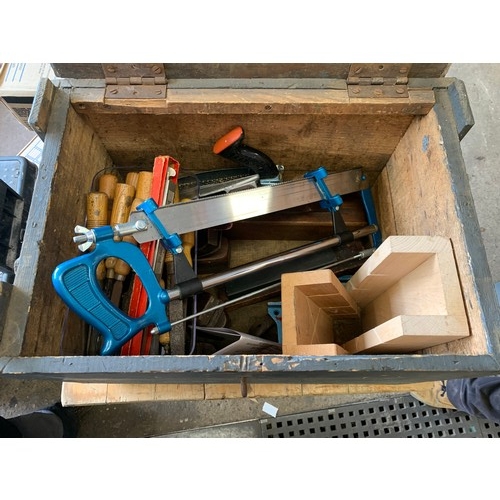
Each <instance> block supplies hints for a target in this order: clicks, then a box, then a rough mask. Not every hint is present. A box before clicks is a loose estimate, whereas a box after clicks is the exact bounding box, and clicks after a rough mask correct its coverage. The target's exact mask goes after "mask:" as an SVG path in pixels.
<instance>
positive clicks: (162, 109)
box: [71, 87, 435, 115]
mask: <svg viewBox="0 0 500 500" xmlns="http://www.w3.org/2000/svg"><path fill="white" fill-rule="evenodd" d="M104 94H105V89H104V88H101V89H100V88H88V87H87V88H78V87H77V88H75V89H74V90H73V91H72V95H71V103H72V104H73V105H74V107H75V109H77V110H78V111H79V112H81V113H85V114H95V113H103V114H117V113H119V114H127V113H137V112H140V113H146V114H148V113H155V114H159V115H161V114H183V115H189V114H217V115H219V114H235V113H238V114H255V113H257V114H260V113H265V114H268V115H275V114H284V115H291V114H304V113H306V114H312V115H325V114H327V115H328V114H356V115H374V114H377V115H378V114H397V115H424V114H426V113H428V112H429V111H430V110H431V109H432V107H433V105H434V104H435V98H434V92H433V91H432V90H430V89H419V88H416V89H410V90H409V97H407V98H398V99H395V98H378V99H364V98H355V99H352V98H349V96H348V95H347V90H346V89H335V88H323V89H315V88H312V89H304V88H290V89H266V88H258V89H237V88H220V89H217V88H169V89H168V90H167V97H166V98H165V99H105V97H104Z"/></svg>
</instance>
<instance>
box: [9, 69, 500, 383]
mask: <svg viewBox="0 0 500 500" xmlns="http://www.w3.org/2000/svg"><path fill="white" fill-rule="evenodd" d="M52 66H53V70H54V73H55V75H56V76H57V78H55V79H53V80H45V81H43V82H42V85H41V86H40V88H39V90H38V93H37V95H36V98H35V101H34V104H33V110H32V113H31V116H30V123H31V126H32V127H33V128H34V129H35V130H36V132H37V133H38V134H39V135H40V137H41V138H42V139H43V140H44V151H43V157H42V161H41V164H40V168H39V173H38V179H37V182H36V186H35V193H34V196H33V201H32V210H31V212H30V216H29V220H28V227H27V230H26V236H25V243H24V245H23V248H22V250H21V257H20V260H19V268H18V272H17V274H16V279H15V282H14V286H13V287H12V289H11V290H9V295H10V299H9V300H8V304H7V307H5V311H6V313H5V317H4V318H3V324H4V329H3V332H2V333H1V335H0V373H1V375H2V376H6V377H10V376H13V377H17V376H19V377H36V378H51V379H60V380H66V381H84V382H129V383H171V384H177V383H179V384H180V383H237V382H240V381H241V380H246V381H248V382H252V383H311V384H313V383H314V384H344V383H345V384H353V383H354V384H370V383H372V384H384V383H386V384H403V383H412V382H422V381H427V380H438V379H447V378H457V377H464V376H479V375H486V374H491V373H496V372H498V370H499V368H500V364H499V355H500V344H499V332H500V317H499V312H498V306H497V299H496V295H495V293H494V288H493V284H492V280H491V275H490V271H489V268H488V264H487V260H486V254H485V250H484V247H483V244H482V241H481V237H480V231H479V225H478V222H477V217H476V213H475V208H474V203H473V199H472V195H471V191H470V188H469V184H468V180H467V175H466V171H465V165H464V161H463V158H462V154H461V149H460V140H461V139H462V138H463V137H464V135H465V134H466V133H467V131H468V130H469V129H470V127H471V126H473V117H472V112H471V110H470V109H469V104H468V100H467V94H466V89H465V87H464V85H463V83H462V82H461V81H459V80H456V79H454V78H446V76H445V75H446V71H447V68H448V66H447V65H446V64H167V63H161V64H135V65H134V64H53V65H52ZM237 125H241V126H243V127H244V129H245V132H246V134H247V138H248V141H249V142H251V143H252V144H254V145H256V147H258V148H259V149H261V150H263V151H265V152H266V153H267V154H268V155H269V156H270V157H271V158H273V159H275V160H276V161H277V162H278V163H280V164H282V165H284V166H285V170H284V180H293V179H297V178H301V177H302V176H303V175H304V173H305V172H306V171H308V170H313V169H316V168H318V167H319V166H324V167H325V168H326V169H327V170H328V172H330V173H334V172H341V171H345V170H349V169H353V168H358V167H360V168H362V169H363V171H364V172H365V173H366V176H367V179H368V182H369V185H370V187H371V190H372V193H373V196H374V200H375V207H376V212H377V216H378V222H379V226H380V230H381V233H382V238H383V240H385V239H387V238H388V237H389V236H395V235H402V236H405V235H408V236H410V235H417V236H441V237H445V238H449V239H450V240H451V245H452V249H453V253H454V257H455V260H456V266H457V272H458V278H459V282H460V287H461V292H462V296H463V301H464V305H465V312H466V317H467V322H468V326H469V329H470V335H469V336H468V337H466V338H462V339H460V340H455V341H452V342H448V343H446V344H441V345H437V346H434V347H432V348H428V349H423V350H420V351H417V352H414V353H411V354H355V355H353V354H339V355H331V356H330V355H269V354H268V355H228V356H221V355H215V356H209V355H191V356H177V355H163V356H151V355H144V356H121V355H118V356H106V357H102V356H85V355H83V347H82V343H83V340H82V339H83V335H84V330H85V324H84V323H83V321H81V320H80V319H79V318H78V317H76V316H75V315H73V314H71V313H69V312H68V309H67V307H66V306H65V304H64V303H63V302H62V301H61V300H60V299H59V297H58V296H57V295H56V293H55V291H54V290H53V287H52V284H51V274H52V272H53V270H54V268H55V267H56V266H57V265H58V264H59V263H61V262H63V261H65V260H67V259H70V258H72V257H74V256H75V255H77V253H78V251H77V249H76V245H75V244H74V243H73V240H72V238H73V235H74V232H73V230H74V227H75V226H76V225H77V224H82V223H83V218H84V214H85V194H86V192H87V191H88V187H89V186H90V185H91V184H92V182H93V178H94V176H95V175H96V173H97V172H99V171H101V170H102V169H103V168H106V167H111V166H130V167H137V168H138V169H143V170H150V169H151V168H152V165H153V161H154V159H155V157H157V156H158V155H170V156H172V157H173V158H175V159H176V160H178V161H179V162H180V165H181V169H182V168H186V169H189V170H190V171H204V170H210V169H216V168H225V167H227V166H228V165H227V163H226V162H225V161H224V159H222V158H219V157H217V156H215V155H214V154H213V152H212V145H213V143H214V141H215V140H217V139H218V138H219V137H220V136H221V135H223V134H224V133H225V132H227V131H228V130H230V129H231V128H233V127H235V126H237ZM2 310H3V309H2Z"/></svg>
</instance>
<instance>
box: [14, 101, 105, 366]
mask: <svg viewBox="0 0 500 500" xmlns="http://www.w3.org/2000/svg"><path fill="white" fill-rule="evenodd" d="M62 97H64V93H62V91H59V93H58V98H62ZM64 118H65V121H66V125H65V127H64V134H63V138H62V140H61V143H60V149H59V150H56V151H53V150H51V149H50V148H46V147H44V151H43V156H42V162H41V164H42V167H41V169H42V170H41V172H40V174H41V175H39V178H38V179H37V182H38V183H40V182H42V183H43V182H49V184H50V185H49V186H47V191H46V192H50V191H51V192H53V193H57V196H52V197H50V203H48V204H47V207H46V223H45V225H44V233H43V236H42V235H40V236H38V237H33V238H28V237H27V238H26V239H27V241H28V240H29V242H30V243H31V244H32V245H35V246H36V249H37V252H38V250H39V249H42V250H43V258H42V259H39V260H38V268H37V267H36V266H33V268H30V269H29V272H30V273H31V274H32V273H33V271H34V270H35V269H36V275H35V281H34V284H33V290H40V291H41V290H43V293H37V294H35V295H34V296H33V300H32V303H31V307H30V308H29V317H28V323H27V326H26V331H25V338H24V343H23V351H22V352H23V353H25V354H26V355H30V356H49V355H54V354H57V355H71V354H80V353H81V352H83V346H84V340H85V339H84V326H83V323H82V321H81V320H80V319H79V318H77V317H76V316H75V315H74V314H73V313H71V312H69V311H68V309H67V307H66V306H65V304H64V303H63V302H62V301H61V300H60V299H59V297H58V296H57V294H56V292H55V290H54V289H53V287H52V286H50V285H49V284H50V283H51V276H52V272H53V271H54V269H55V267H56V266H57V265H58V264H59V263H60V262H62V261H64V260H67V259H70V258H72V257H75V256H77V255H78V249H77V248H76V245H75V244H74V243H73V236H74V232H73V229H74V227H75V225H76V224H83V223H84V222H85V211H86V209H85V201H86V197H85V193H86V192H87V191H90V190H91V186H92V180H93V177H94V175H95V173H96V172H97V171H98V170H99V169H101V168H104V167H109V166H110V165H111V159H110V158H109V156H108V155H107V152H106V150H105V149H104V147H103V145H102V143H101V141H100V140H99V137H98V136H97V135H96V134H95V133H94V132H93V130H92V129H91V128H90V127H89V126H88V124H86V123H85V122H84V120H83V119H82V117H81V116H79V115H78V114H77V113H75V111H74V110H73V109H72V108H71V107H69V108H68V109H67V116H65V117H64ZM52 119H54V117H51V120H52ZM60 126H61V125H60V124H58V123H57V124H56V123H49V128H48V130H47V133H51V132H52V133H53V130H54V128H59V127H60ZM82 151H85V154H82ZM49 155H50V156H51V159H50V162H51V163H52V164H53V165H55V172H54V177H53V179H52V178H50V177H48V176H46V175H45V174H44V165H47V164H48V159H47V158H48V156H49ZM39 187H41V185H39ZM33 208H35V210H38V207H37V205H35V207H33V206H32V209H33ZM24 262H26V263H27V261H24ZM28 267H30V266H28ZM47 311H50V314H47ZM42 332H51V335H43V333H42Z"/></svg>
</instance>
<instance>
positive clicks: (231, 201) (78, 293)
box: [52, 167, 378, 355]
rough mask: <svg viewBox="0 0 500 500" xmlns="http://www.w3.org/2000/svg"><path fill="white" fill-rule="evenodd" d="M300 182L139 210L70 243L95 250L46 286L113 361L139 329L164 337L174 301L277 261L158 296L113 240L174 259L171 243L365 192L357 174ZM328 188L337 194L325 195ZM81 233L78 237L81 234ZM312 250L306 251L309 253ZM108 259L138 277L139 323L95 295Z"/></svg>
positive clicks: (129, 249)
mask: <svg viewBox="0 0 500 500" xmlns="http://www.w3.org/2000/svg"><path fill="white" fill-rule="evenodd" d="M305 177H306V178H305V179H299V180H297V181H289V182H285V183H281V184H276V185H274V186H263V187H258V188H254V189H249V190H247V191H241V192H235V193H230V194H227V195H222V196H215V197H211V198H205V199H201V200H194V201H190V202H184V203H179V204H172V205H167V206H163V207H158V206H157V205H156V203H155V202H154V200H152V199H150V200H146V202H144V203H142V204H141V205H139V207H138V208H139V211H137V212H134V213H133V214H132V215H131V218H130V222H128V223H125V224H117V225H115V226H114V227H111V226H104V227H99V228H95V229H92V230H88V231H86V232H84V234H79V235H77V236H75V237H74V238H73V240H74V242H75V243H77V244H78V245H79V248H80V250H82V251H86V250H87V249H88V248H89V247H90V246H91V245H94V249H93V250H92V251H91V252H89V253H84V254H82V255H80V256H78V257H75V258H73V259H71V260H69V261H66V262H63V263H62V264H60V265H58V266H57V267H56V269H55V270H54V272H53V274H52V283H53V286H54V288H55V290H56V292H57V293H58V295H59V296H60V297H61V299H62V300H63V301H64V302H65V303H66V304H67V305H68V307H70V308H71V309H72V310H73V311H74V312H75V313H76V314H78V315H79V316H80V317H81V318H83V319H84V320H85V321H86V322H87V323H89V324H90V325H92V326H94V327H95V328H96V329H97V330H98V331H99V332H100V333H101V334H102V336H103V345H102V347H101V355H109V354H114V353H115V352H117V350H118V349H119V348H120V347H121V346H122V345H123V344H125V343H126V342H127V341H128V340H129V339H131V338H132V337H133V336H134V335H135V334H136V333H137V332H139V331H140V330H142V329H144V328H146V327H148V326H151V325H155V326H154V328H153V329H152V330H151V332H152V333H162V332H167V331H170V329H171V324H170V321H169V319H168V316H167V312H166V307H165V306H166V304H168V302H169V301H171V300H175V299H182V298H185V297H189V296H192V295H196V294H198V293H200V292H201V291H203V290H206V289H207V288H210V287H213V286H217V285H220V284H223V283H225V282H227V281H230V280H232V279H235V278H236V277H239V276H242V275H246V274H249V273H251V272H253V271H254V270H255V269H262V268H263V266H266V265H273V264H274V263H275V262H276V261H281V260H282V258H279V257H278V258H277V259H269V260H268V261H267V262H258V263H256V264H249V265H246V266H243V268H236V269H230V270H229V272H226V273H221V274H219V275H214V276H209V277H208V278H205V279H199V278H197V277H195V278H193V279H190V280H187V281H186V282H183V283H179V284H177V285H176V286H175V287H174V288H172V289H170V290H165V289H163V288H162V287H161V286H160V285H159V283H158V280H157V278H156V276H155V274H154V272H153V270H152V268H151V266H150V264H149V262H148V260H147V259H146V257H145V255H144V254H143V252H142V251H141V250H140V249H139V248H138V247H137V246H135V245H132V244H130V243H127V242H125V241H117V239H118V240H119V239H120V238H122V237H123V236H125V235H128V234H132V235H133V236H134V238H135V239H136V240H137V241H138V242H139V243H141V244H142V243H145V242H148V241H154V240H159V241H160V243H161V244H162V245H163V246H164V247H165V248H167V249H168V250H169V251H171V252H172V253H173V254H174V255H175V254H180V253H182V252H183V249H182V244H181V239H180V237H179V236H178V235H179V234H183V233H186V232H190V231H196V230H199V229H204V228H208V227H214V226H217V225H220V224H224V223H229V222H234V221H236V220H243V219H245V218H250V217H255V216H257V215H263V214H266V213H270V212H274V211H279V210H285V209H287V208H291V207H295V206H299V205H302V204H308V203H313V202H315V201H319V202H320V203H321V204H322V206H324V207H325V208H327V209H329V210H332V211H335V210H338V208H339V206H340V204H341V203H342V200H341V197H340V195H341V194H347V193H351V192H355V191H360V190H365V189H367V188H368V186H367V181H366V178H365V176H364V175H363V173H362V171H361V169H354V170H350V171H346V172H341V173H337V174H332V175H329V176H328V175H327V174H326V171H325V170H324V169H323V168H322V167H321V168H320V169H318V170H316V171H314V172H312V173H311V172H309V173H307V174H306V175H305ZM330 189H334V190H335V192H336V193H337V194H335V195H334V196H332V195H331V194H330ZM376 231H378V228H377V227H376V225H374V224H372V225H370V226H367V228H365V229H364V230H359V231H357V232H355V233H356V234H354V233H350V234H349V235H347V237H346V239H345V241H352V240H353V239H356V238H360V237H363V236H367V235H369V234H374V233H375V232H376ZM80 232H81V231H80ZM343 238H344V237H343V236H342V235H337V236H335V237H333V238H330V239H328V240H327V241H323V242H318V248H324V247H325V245H326V246H328V245H330V246H336V245H339V244H342V243H343V242H344V239H343ZM315 249H316V247H315V246H312V250H311V251H314V250H315ZM110 256H115V257H118V258H120V259H122V260H124V261H125V262H127V263H128V264H129V265H130V266H131V268H132V269H133V270H134V272H135V273H136V275H137V276H138V277H139V278H140V280H141V282H142V284H143V286H144V288H145V289H146V291H147V295H148V299H149V300H148V306H147V309H146V311H145V313H144V314H143V315H142V316H141V317H139V318H131V317H129V316H127V315H126V314H125V313H124V312H123V311H121V310H120V309H118V308H117V307H116V306H114V305H113V304H112V303H111V302H110V301H109V299H108V298H107V297H106V296H105V295H104V293H103V292H102V290H101V288H100V286H99V284H98V282H97V278H96V268H97V266H98V264H99V262H101V260H103V259H106V258H107V257H110Z"/></svg>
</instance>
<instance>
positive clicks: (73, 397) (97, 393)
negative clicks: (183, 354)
mask: <svg viewBox="0 0 500 500" xmlns="http://www.w3.org/2000/svg"><path fill="white" fill-rule="evenodd" d="M138 385H142V386H143V387H141V388H138V387H137V386H138ZM431 385H432V382H421V383H414V384H392V385H389V384H386V385H384V384H380V385H378V384H372V385H370V384H248V386H247V388H246V390H247V394H246V397H248V398H270V397H302V396H332V395H337V394H378V393H408V392H412V391H417V390H425V389H426V388H427V387H430V386H431ZM111 393H114V395H113V396H111V397H110V394H111ZM242 397H244V396H243V395H242V387H241V385H240V384H180V385H179V384H106V383H100V384H90V383H79V382H63V384H62V389H61V403H62V405H63V406H87V405H99V404H111V403H113V404H120V403H136V402H146V401H151V402H153V401H199V400H222V399H238V398H242ZM148 398H150V399H148Z"/></svg>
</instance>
